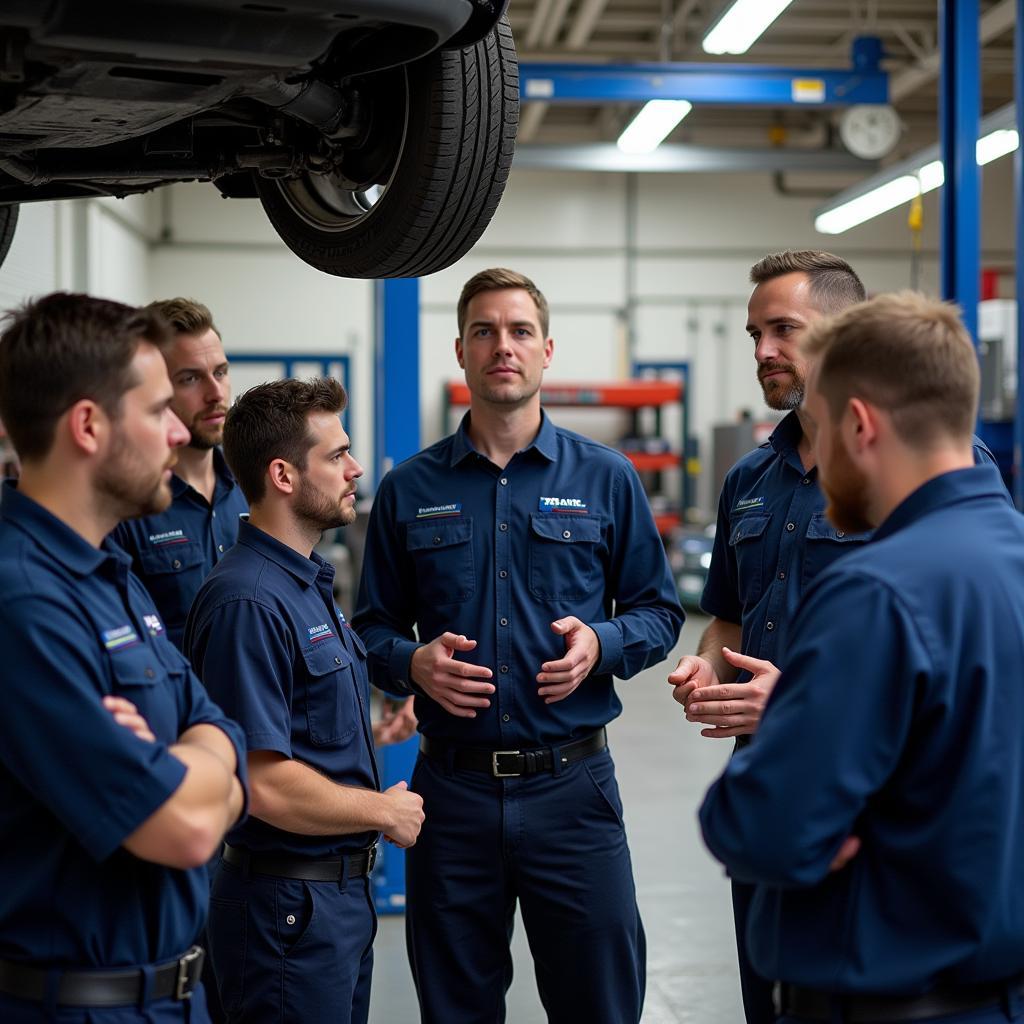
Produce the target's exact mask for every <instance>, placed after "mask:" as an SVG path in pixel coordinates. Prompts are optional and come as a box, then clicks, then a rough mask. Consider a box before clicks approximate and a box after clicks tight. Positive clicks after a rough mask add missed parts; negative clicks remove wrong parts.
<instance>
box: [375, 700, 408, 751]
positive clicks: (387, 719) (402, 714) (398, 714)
mask: <svg viewBox="0 0 1024 1024" xmlns="http://www.w3.org/2000/svg"><path fill="white" fill-rule="evenodd" d="M413 700H414V698H413V697H407V698H406V699H405V700H400V701H394V702H393V701H391V700H386V701H385V702H384V713H383V715H382V716H381V717H380V718H379V719H378V720H377V721H376V722H374V723H373V744H374V746H375V747H386V746H388V744H391V743H401V742H403V740H407V739H408V738H409V737H410V736H411V735H412V734H413V733H414V732H415V731H416V714H415V712H414V711H413V709H412V705H413Z"/></svg>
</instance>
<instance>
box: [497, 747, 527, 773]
mask: <svg viewBox="0 0 1024 1024" xmlns="http://www.w3.org/2000/svg"><path fill="white" fill-rule="evenodd" d="M518 756H519V751H518V750H495V751H492V752H491V774H492V775H493V776H494V777H495V778H496V779H513V778H518V777H519V776H520V775H522V774H523V773H522V772H502V771H499V770H498V758H499V757H518Z"/></svg>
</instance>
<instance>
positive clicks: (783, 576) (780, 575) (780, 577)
mask: <svg viewBox="0 0 1024 1024" xmlns="http://www.w3.org/2000/svg"><path fill="white" fill-rule="evenodd" d="M785 578H786V574H785V573H784V572H780V573H779V579H780V580H784V579H785Z"/></svg>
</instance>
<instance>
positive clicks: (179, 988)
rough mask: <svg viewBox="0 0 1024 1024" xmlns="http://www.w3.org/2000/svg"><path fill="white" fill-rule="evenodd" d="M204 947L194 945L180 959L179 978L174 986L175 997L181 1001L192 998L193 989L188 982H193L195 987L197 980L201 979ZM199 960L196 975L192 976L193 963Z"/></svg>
mask: <svg viewBox="0 0 1024 1024" xmlns="http://www.w3.org/2000/svg"><path fill="white" fill-rule="evenodd" d="M203 956H204V952H203V948H202V946H193V947H192V948H191V949H190V950H189V951H188V952H187V953H186V954H185V955H184V956H183V957H181V959H180V960H178V980H177V983H176V984H175V986H174V998H175V999H177V1000H179V1001H181V1000H184V999H191V998H192V989H190V988H188V987H187V986H188V983H189V982H190V981H192V982H193V988H194V987H195V984H194V983H195V981H197V980H198V979H199V972H200V971H201V970H202V966H203ZM197 962H198V967H196V976H195V978H193V977H192V970H191V968H192V965H193V964H195V963H197Z"/></svg>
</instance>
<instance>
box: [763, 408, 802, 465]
mask: <svg viewBox="0 0 1024 1024" xmlns="http://www.w3.org/2000/svg"><path fill="white" fill-rule="evenodd" d="M803 436H804V428H803V426H801V424H800V417H799V416H797V414H796V409H794V410H793V411H792V412H790V413H788V414H787V415H786V416H784V417H783V418H782V420H781V421H780V422H779V424H778V425H777V426H776V427H775V429H774V430H773V431H772V432H771V436H770V437H769V438H768V443H769V444H770V445H771V446H772V448H774V449H775V451H776V452H777V453H778V454H779V455H782V456H786V455H790V454H792V453H793V452H795V451H796V450H797V447H798V445H799V444H800V438H801V437H803Z"/></svg>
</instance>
